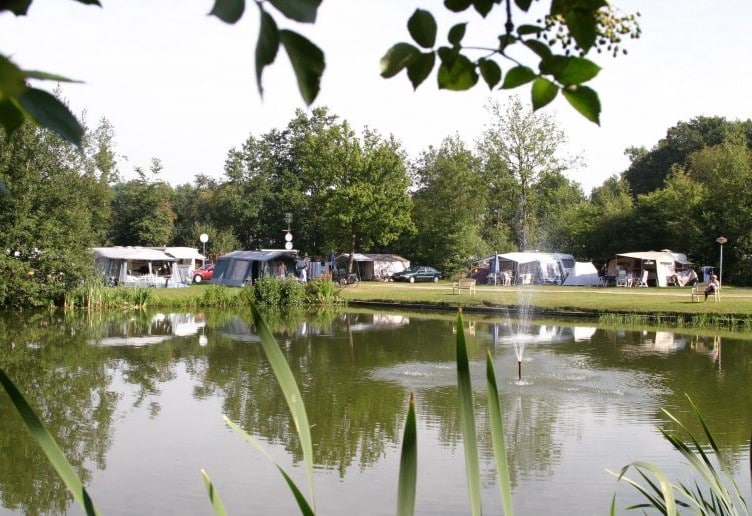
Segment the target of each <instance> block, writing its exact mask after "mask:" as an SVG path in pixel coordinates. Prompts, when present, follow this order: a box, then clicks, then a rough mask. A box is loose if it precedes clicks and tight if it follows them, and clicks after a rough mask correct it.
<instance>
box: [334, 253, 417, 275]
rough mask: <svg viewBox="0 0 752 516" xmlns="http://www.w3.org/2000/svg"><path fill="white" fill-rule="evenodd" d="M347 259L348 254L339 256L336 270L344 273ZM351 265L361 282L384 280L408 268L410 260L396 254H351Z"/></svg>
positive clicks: (348, 257)
mask: <svg viewBox="0 0 752 516" xmlns="http://www.w3.org/2000/svg"><path fill="white" fill-rule="evenodd" d="M349 259H350V254H349V253H344V254H341V255H339V256H338V257H337V260H336V262H337V268H338V269H342V270H343V271H342V272H344V270H346V269H347V262H348V260H349ZM353 264H354V266H355V268H356V270H355V272H356V273H357V274H358V278H360V279H361V280H366V281H369V280H386V279H389V278H391V277H392V275H393V274H396V273H398V272H402V271H404V270H405V269H407V268H408V267H410V260H406V259H405V258H402V257H401V256H398V255H396V254H379V253H368V254H363V253H353Z"/></svg>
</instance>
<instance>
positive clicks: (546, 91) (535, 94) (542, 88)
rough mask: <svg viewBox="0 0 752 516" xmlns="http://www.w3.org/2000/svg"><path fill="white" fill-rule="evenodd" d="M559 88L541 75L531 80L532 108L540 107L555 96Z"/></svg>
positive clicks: (548, 102)
mask: <svg viewBox="0 0 752 516" xmlns="http://www.w3.org/2000/svg"><path fill="white" fill-rule="evenodd" d="M557 93H559V88H558V86H556V85H555V84H554V83H552V82H551V81H549V80H548V79H545V78H543V77H538V78H537V79H535V81H533V88H532V90H531V96H532V100H533V110H536V109H540V108H542V107H544V106H546V105H547V104H550V103H551V101H552V100H554V99H555V98H556V94H557Z"/></svg>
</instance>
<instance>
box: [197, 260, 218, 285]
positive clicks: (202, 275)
mask: <svg viewBox="0 0 752 516" xmlns="http://www.w3.org/2000/svg"><path fill="white" fill-rule="evenodd" d="M212 276H214V264H213V263H207V264H206V265H204V266H203V267H201V268H200V269H196V270H195V271H193V282H194V283H201V282H202V281H209V280H210V279H212Z"/></svg>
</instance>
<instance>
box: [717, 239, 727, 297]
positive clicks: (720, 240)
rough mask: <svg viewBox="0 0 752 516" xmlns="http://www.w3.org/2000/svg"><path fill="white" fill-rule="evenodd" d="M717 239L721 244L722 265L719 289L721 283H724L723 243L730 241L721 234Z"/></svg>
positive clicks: (719, 272) (719, 271)
mask: <svg viewBox="0 0 752 516" xmlns="http://www.w3.org/2000/svg"><path fill="white" fill-rule="evenodd" d="M715 241H716V242H718V243H719V244H721V266H720V268H719V270H718V290H720V289H721V285H723V244H725V243H726V242H728V238H726V237H725V236H719V237H718V238H716V239H715Z"/></svg>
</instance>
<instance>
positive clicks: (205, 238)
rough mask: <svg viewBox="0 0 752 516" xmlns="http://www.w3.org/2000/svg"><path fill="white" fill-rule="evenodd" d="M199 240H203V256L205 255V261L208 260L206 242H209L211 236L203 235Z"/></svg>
mask: <svg viewBox="0 0 752 516" xmlns="http://www.w3.org/2000/svg"><path fill="white" fill-rule="evenodd" d="M198 239H199V240H201V244H203V246H204V252H203V253H202V254H203V255H204V260H206V242H208V241H209V235H207V234H206V233H201V235H200V236H199V237H198Z"/></svg>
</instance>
